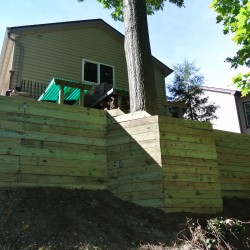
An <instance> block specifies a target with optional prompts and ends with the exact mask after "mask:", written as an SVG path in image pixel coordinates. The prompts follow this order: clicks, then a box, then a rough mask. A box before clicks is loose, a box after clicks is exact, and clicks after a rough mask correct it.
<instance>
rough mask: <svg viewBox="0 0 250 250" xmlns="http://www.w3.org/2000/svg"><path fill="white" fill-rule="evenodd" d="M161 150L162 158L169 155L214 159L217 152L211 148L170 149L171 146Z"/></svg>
mask: <svg viewBox="0 0 250 250" xmlns="http://www.w3.org/2000/svg"><path fill="white" fill-rule="evenodd" d="M161 150H162V158H163V159H167V157H169V156H172V157H173V156H174V157H185V158H187V157H190V158H200V159H210V160H216V159H217V154H216V152H214V150H213V149H211V151H208V152H207V151H205V150H204V151H197V150H189V149H185V150H182V149H179V150H177V149H172V148H164V149H161Z"/></svg>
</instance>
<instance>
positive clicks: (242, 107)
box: [239, 96, 250, 134]
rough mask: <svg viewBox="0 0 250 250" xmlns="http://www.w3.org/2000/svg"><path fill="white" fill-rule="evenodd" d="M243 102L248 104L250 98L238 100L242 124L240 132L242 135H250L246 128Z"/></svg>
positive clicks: (249, 130)
mask: <svg viewBox="0 0 250 250" xmlns="http://www.w3.org/2000/svg"><path fill="white" fill-rule="evenodd" d="M244 102H250V96H246V97H241V98H239V113H240V118H241V124H242V132H243V133H244V134H250V128H249V127H247V123H246V117H245V112H244V106H243V105H244Z"/></svg>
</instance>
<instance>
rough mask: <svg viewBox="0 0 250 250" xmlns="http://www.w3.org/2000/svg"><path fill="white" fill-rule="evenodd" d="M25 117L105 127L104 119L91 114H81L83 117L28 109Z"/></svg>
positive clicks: (68, 113) (46, 110)
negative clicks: (46, 118) (78, 122)
mask: <svg viewBox="0 0 250 250" xmlns="http://www.w3.org/2000/svg"><path fill="white" fill-rule="evenodd" d="M61 106H63V105H61ZM26 114H27V115H34V116H35V115H37V116H43V117H54V118H58V119H66V120H72V121H82V122H93V123H97V124H103V125H106V117H104V116H103V117H100V116H92V115H91V113H89V114H87V115H86V114H83V115H80V114H79V115H76V114H75V113H73V112H66V111H63V112H62V111H58V110H56V111H55V110H48V109H40V108H39V107H38V108H33V107H29V108H27V109H26Z"/></svg>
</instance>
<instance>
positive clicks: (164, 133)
mask: <svg viewBox="0 0 250 250" xmlns="http://www.w3.org/2000/svg"><path fill="white" fill-rule="evenodd" d="M159 133H160V147H161V157H162V168H163V181H164V185H163V186H164V200H165V211H166V212H197V213H204V211H206V212H207V213H216V212H220V211H221V210H222V198H221V186H220V183H219V169H218V164H217V152H216V148H215V141H214V137H213V130H212V127H211V125H210V124H208V123H200V122H194V121H188V120H183V119H176V118H172V117H162V116H159ZM204 209H205V210H204Z"/></svg>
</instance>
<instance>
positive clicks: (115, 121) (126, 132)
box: [107, 112, 164, 209]
mask: <svg viewBox="0 0 250 250" xmlns="http://www.w3.org/2000/svg"><path fill="white" fill-rule="evenodd" d="M107 136H108V137H107V139H108V140H107V141H108V189H109V190H110V191H111V192H113V193H114V194H115V195H117V196H118V197H120V198H121V199H124V200H128V201H133V202H135V203H137V204H139V205H142V206H152V207H157V208H161V209H164V196H163V177H162V167H161V151H160V143H159V128H158V117H157V116H149V115H148V114H147V113H146V112H136V113H133V114H126V115H121V116H118V117H114V118H112V117H110V122H109V125H108V135H107Z"/></svg>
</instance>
